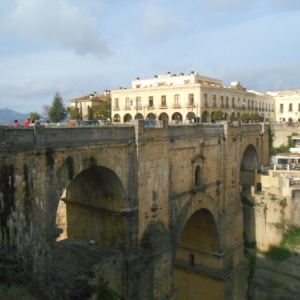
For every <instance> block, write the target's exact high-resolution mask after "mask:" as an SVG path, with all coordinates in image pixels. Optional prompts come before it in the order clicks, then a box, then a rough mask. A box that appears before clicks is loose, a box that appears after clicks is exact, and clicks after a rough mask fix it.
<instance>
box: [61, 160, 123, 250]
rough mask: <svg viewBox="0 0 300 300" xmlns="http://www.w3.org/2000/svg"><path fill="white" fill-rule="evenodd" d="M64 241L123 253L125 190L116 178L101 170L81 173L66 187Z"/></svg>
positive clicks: (102, 168)
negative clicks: (81, 242) (82, 242)
mask: <svg viewBox="0 0 300 300" xmlns="http://www.w3.org/2000/svg"><path fill="white" fill-rule="evenodd" d="M63 201H64V202H65V203H66V219H67V237H68V238H72V239H79V240H84V241H90V240H93V241H95V243H97V244H98V245H101V246H105V247H108V248H112V249H115V250H125V244H126V228H127V226H126V215H124V214H122V211H125V210H126V209H127V207H128V205H127V200H126V193H125V189H124V187H123V185H122V182H121V180H120V179H119V178H118V176H117V175H116V174H115V173H114V172H113V171H112V170H110V169H108V168H106V167H103V166H92V167H90V168H88V169H86V170H84V171H82V172H80V173H79V174H78V175H77V176H76V177H75V178H74V179H73V180H72V181H71V182H70V184H69V185H68V187H67V191H66V197H65V199H64V200H63Z"/></svg>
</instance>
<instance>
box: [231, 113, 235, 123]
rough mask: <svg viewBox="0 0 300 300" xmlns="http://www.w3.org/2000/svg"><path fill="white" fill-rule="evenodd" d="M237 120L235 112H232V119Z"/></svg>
mask: <svg viewBox="0 0 300 300" xmlns="http://www.w3.org/2000/svg"><path fill="white" fill-rule="evenodd" d="M235 120H236V116H235V113H234V112H232V113H231V115H230V121H231V122H232V121H235Z"/></svg>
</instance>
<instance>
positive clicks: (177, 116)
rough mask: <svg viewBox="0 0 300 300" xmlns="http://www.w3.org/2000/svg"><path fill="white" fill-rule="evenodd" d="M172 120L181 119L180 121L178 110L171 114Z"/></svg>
mask: <svg viewBox="0 0 300 300" xmlns="http://www.w3.org/2000/svg"><path fill="white" fill-rule="evenodd" d="M172 120H173V121H179V122H181V121H182V114H181V113H179V112H175V113H174V114H173V115H172Z"/></svg>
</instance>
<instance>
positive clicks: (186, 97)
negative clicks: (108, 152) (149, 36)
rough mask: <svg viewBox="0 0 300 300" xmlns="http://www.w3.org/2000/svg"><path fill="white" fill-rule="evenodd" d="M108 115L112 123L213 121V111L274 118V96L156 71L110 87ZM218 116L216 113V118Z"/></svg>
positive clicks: (225, 117)
mask: <svg viewBox="0 0 300 300" xmlns="http://www.w3.org/2000/svg"><path fill="white" fill-rule="evenodd" d="M111 101H112V102H111V103H112V107H111V110H112V111H111V117H112V120H113V122H115V123H126V122H129V121H130V120H132V119H159V120H167V121H168V122H170V123H177V122H203V123H208V122H213V121H214V120H216V119H217V118H216V115H215V113H216V112H217V111H218V114H219V115H220V113H221V114H222V119H223V120H229V119H231V118H232V117H231V116H233V119H237V120H241V119H242V115H243V114H244V113H248V114H249V115H250V117H251V116H253V115H254V114H255V113H258V114H259V115H261V117H262V118H263V119H265V120H266V119H268V120H271V121H273V119H274V110H275V105H274V97H273V96H272V95H268V94H261V93H258V92H255V91H249V90H247V89H246V88H244V87H243V86H242V85H241V84H240V83H239V82H232V83H231V84H230V85H229V87H225V86H224V85H223V83H222V81H221V80H219V79H214V78H209V77H204V76H201V75H199V74H198V73H196V72H190V74H187V75H185V74H183V73H181V74H179V75H176V74H171V73H170V72H168V73H167V74H165V75H155V76H154V78H152V79H144V80H141V79H140V78H136V80H133V81H132V86H131V88H130V89H127V88H119V89H118V90H112V91H111ZM219 119H220V117H218V120H219Z"/></svg>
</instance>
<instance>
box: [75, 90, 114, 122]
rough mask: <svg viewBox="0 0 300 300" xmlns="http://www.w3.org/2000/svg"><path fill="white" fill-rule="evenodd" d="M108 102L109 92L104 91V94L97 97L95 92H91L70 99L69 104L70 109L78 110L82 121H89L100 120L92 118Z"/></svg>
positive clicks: (99, 117)
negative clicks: (92, 119)
mask: <svg viewBox="0 0 300 300" xmlns="http://www.w3.org/2000/svg"><path fill="white" fill-rule="evenodd" d="M108 100H109V92H108V91H105V93H104V94H101V95H98V94H97V92H93V93H91V94H89V95H86V96H82V97H79V98H75V99H72V100H70V102H71V107H75V108H78V110H79V113H80V114H81V116H82V119H83V120H89V119H91V118H96V119H101V116H94V113H95V112H96V111H97V110H98V109H100V108H101V107H102V105H103V103H104V102H106V101H108Z"/></svg>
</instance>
